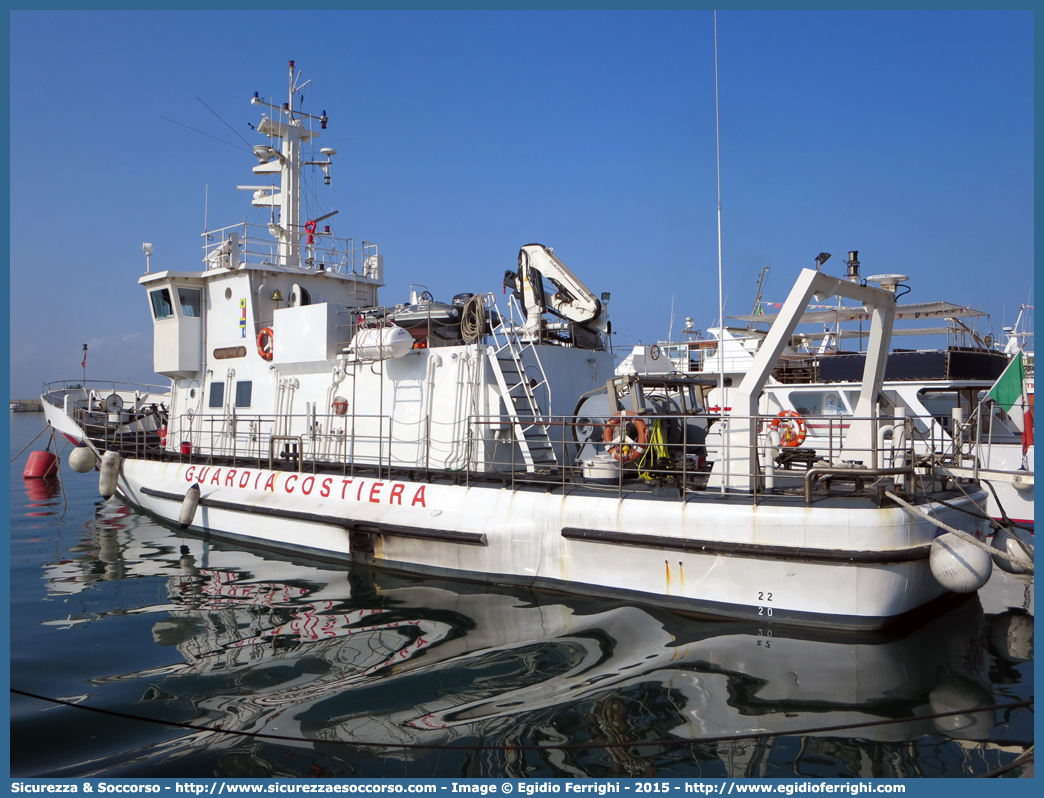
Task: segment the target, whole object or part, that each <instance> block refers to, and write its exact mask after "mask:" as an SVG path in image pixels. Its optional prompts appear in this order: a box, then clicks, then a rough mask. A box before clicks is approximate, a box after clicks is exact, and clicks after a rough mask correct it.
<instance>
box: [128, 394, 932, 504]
mask: <svg viewBox="0 0 1044 798" xmlns="http://www.w3.org/2000/svg"><path fill="white" fill-rule="evenodd" d="M774 419H775V417H774V416H758V417H756V418H754V419H753V421H754V423H755V424H756V429H757V432H756V438H757V444H756V446H755V447H754V452H753V457H752V458H751V459H750V462H752V463H753V464H754V467H753V470H752V473H751V474H748V475H742V476H748V477H751V478H752V479H751V480H750V482H749V484H751V485H753V490H745V491H733V490H731V489H730V486H729V485H727V484H726V485H725V486H723V487H717V486H715V485H714V484H712V479H711V477H712V469H713V467H714V462H715V460H716V459H719V458H720V457H721V451H722V449H723V447H724V445H725V444H724V443H723V442H722V440H721V438H722V436H720V435H718V434H717V431H716V430H717V428H718V426H719V425H720V417H719V416H718V415H717V414H701V415H689V416H680V415H653V414H648V415H642V416H638V417H630V418H628V419H625V420H624V421H623V422H621V423H624V424H629V425H631V427H632V429H630V430H629V435H628V437H627V438H626V439H620V438H614V435H616V434H617V431H618V429H619V424H614V425H608V424H607V422H608V419H596V420H594V422H592V420H591V419H589V418H586V417H578V416H553V417H549V418H548V419H547V425H548V429H549V430H551V439H552V442H553V444H554V448H555V455H556V460H557V462H556V463H555V464H554V465H550V466H545V467H543V468H541V469H538V470H537V471H536V472H535V473H534V472H532V471H531V470H528V471H527V464H526V460H525V458H524V457H523V456H522V450H521V448H520V445H519V441H517V440H515V437H514V435H515V433H514V430H513V427H512V425H511V424H509V423H507V422H506V421H505V417H504V416H502V415H497V416H479V415H472V416H469V417H468V418H467V420H466V423H465V424H463V425H460V424H456V425H453V426H455V427H456V429H450V427H449V426H447V428H446V429H444V430H442V429H440V425H438V424H432V423H431V421H430V420H429V419H419V420H418V421H417V422H416V424H415V425H413V426H416V427H417V429H413V428H412V427H409V428H407V429H406V430H403V429H401V425H396V423H395V422H394V421H393V420H392V419H391V418H389V417H387V416H362V415H357V416H355V417H354V427H351V426H348V425H347V424H346V423H345V417H343V416H330V415H322V414H316V413H314V412H312V413H309V414H299V415H291V416H284V417H279V418H277V417H275V416H273V415H271V414H267V415H241V414H238V413H237V414H234V415H231V416H194V417H193V416H189V415H185V416H180V417H175V418H171V419H170V420H169V426H168V428H167V433H166V443H165V445H160V444H159V443H158V442H157V441H156V439H155V436H151V437H150V436H149V435H147V434H145V433H144V432H137V433H135V432H130V433H128V434H126V435H124V436H122V437H117V438H114V441H113V442H114V446H118V448H120V449H121V450H122V451H123V452H124V454H125V455H128V456H135V457H139V458H145V459H167V460H170V459H174V460H180V461H182V462H186V463H192V464H200V465H226V466H229V467H232V468H256V469H268V468H273V467H274V468H277V469H280V470H285V471H294V472H298V471H300V472H309V473H338V474H341V475H343V476H346V477H351V476H354V475H356V474H360V473H361V474H369V475H375V476H376V477H377V478H385V479H391V478H399V479H424V480H452V481H454V482H456V483H458V484H467V485H471V484H479V483H487V484H488V483H489V482H490V481H493V482H500V483H501V484H503V485H504V486H505V487H511V488H513V489H517V488H526V487H536V488H539V489H542V490H548V491H561V492H562V493H563V494H564V493H568V492H572V491H576V490H583V491H594V492H607V491H608V492H615V493H617V495H619V496H623V495H624V494H630V493H632V492H634V491H651V492H654V493H656V494H657V495H659V496H662V497H663V498H667V499H669V498H685V497H686V496H692V495H694V494H696V493H707V492H715V493H721V495H722V496H725V497H731V496H737V495H746V496H748V497H750V495H751V494H753V497H754V501H755V503H757V502H758V501H764V500H768V498H769V497H771V496H782V495H790V496H793V497H797V498H800V497H804V498H805V499H806V500H811V494H812V491H813V489H814V488H815V489H820V488H822V487H823V486H824V485H826V486H828V487H829V489H830V490H832V491H834V492H838V491H839V490H840V491H841V492H848V493H853V492H862V493H863V494H864V495H865V494H867V493H868V492H869V493H875V491H876V490H877V488H879V487H880V488H882V489H883V488H884V487H887V488H888V489H889V490H897V489H898V490H903V489H907V490H909V489H911V487H912V483H911V479H913V478H914V473H915V466H916V465H917V458H916V456H915V454H914V452H913V448H912V440H911V436H910V435H909V434H898V429H900V428H898V427H895V428H894V430H895V431H896V434H895V437H894V439H893V440H888V439H887V437H885V436H878V434H877V432H876V431H875V435H874V440H875V441H877V442H878V443H877V444H875V445H874V446H872V447H870V448H868V449H865V450H854V449H852V448H850V447H847V446H842V445H841V439H840V435H838V436H837V438H836V441H835V440H834V439H830V440H831V442H830V443H829V444H828V446H827V448H825V449H824V448H817V449H812V448H808V447H804V446H794V447H788V446H782V445H780V441H779V438H778V435H774V434H773V431H772V422H773V420H774ZM824 420H825V421H828V422H829V419H824ZM637 421H640V422H641V423H640V424H638V423H635V422H637ZM896 421H897V420H896V419H888V418H879V419H877V420H876V421H875V422H874V423H875V424H877V425H878V429H880V427H882V426H886V425H893V426H894V423H895V422H896ZM898 421H899V423H900V425H901V429H903V430H904V432H905V433H909V430H910V427H911V424H910V421H909V420H908V419H906V420H902V419H900V420H898ZM397 426H399V427H400V428H399V429H397ZM607 428H608V429H609V432H608V433H607V432H606V429H607ZM419 429H424V430H430V433H429V434H426V435H418V434H417V431H418V430H419ZM708 429H709V434H708ZM441 432H449V433H451V434H448V435H442V434H440V433H441ZM607 439H608V440H607ZM806 442H807V441H806ZM733 455H735V452H734V453H733ZM733 462H734V461H733ZM922 472H923V473H924V474H925V475H927V471H925V470H922ZM733 476H740V475H739V474H734V475H733ZM810 477H812V479H810ZM875 495H876V493H875Z"/></svg>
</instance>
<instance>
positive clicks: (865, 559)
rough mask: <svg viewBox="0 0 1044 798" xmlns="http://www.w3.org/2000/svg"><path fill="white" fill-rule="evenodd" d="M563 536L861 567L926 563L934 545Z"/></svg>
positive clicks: (592, 532) (572, 531) (589, 532)
mask: <svg viewBox="0 0 1044 798" xmlns="http://www.w3.org/2000/svg"><path fill="white" fill-rule="evenodd" d="M562 537H564V538H566V539H567V540H580V541H584V542H588V543H608V544H613V545H617V546H638V547H640V548H645V549H663V550H664V551H685V552H692V553H696V554H728V555H732V556H736V557H756V558H759V559H771V560H797V561H801V562H808V561H810V560H812V561H817V562H835V563H836V562H844V563H853V564H860V565H885V564H888V563H896V562H910V561H912V560H925V559H927V558H928V555H929V553H931V549H932V547H931V544H926V545H924V546H916V547H914V548H911V549H894V550H892V551H845V550H843V549H812V548H802V547H800V546H763V545H760V544H756V543H728V542H725V541H718V540H685V539H683V538H672V537H664V536H663V535H638V534H634V533H632V532H614V531H609V530H600V529H577V528H576V527H563V529H562Z"/></svg>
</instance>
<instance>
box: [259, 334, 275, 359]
mask: <svg viewBox="0 0 1044 798" xmlns="http://www.w3.org/2000/svg"><path fill="white" fill-rule="evenodd" d="M274 348H275V333H274V332H272V328H271V327H262V328H261V332H259V333H258V334H257V353H258V354H259V355H261V359H262V360H271V359H272V350H273V349H274Z"/></svg>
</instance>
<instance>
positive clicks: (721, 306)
mask: <svg viewBox="0 0 1044 798" xmlns="http://www.w3.org/2000/svg"><path fill="white" fill-rule="evenodd" d="M714 141H715V153H716V160H717V169H718V331H719V332H718V397H719V402H718V405H719V407H720V408H721V411H720V412H721V417H722V420H723V421H724V418H725V406H726V402H725V351H724V350H725V301H724V300H723V299H722V280H721V125H720V122H719V114H718V12H717V11H715V12H714ZM722 442H723V443H724V444H725V475H724V476H725V478H724V479H723V480H722V482H721V492H722V494H723V495H724V493H725V487H726V485H727V484H728V481H729V474H728V464H729V451H728V447H729V437H728V436H727V435H724V434H723V435H722Z"/></svg>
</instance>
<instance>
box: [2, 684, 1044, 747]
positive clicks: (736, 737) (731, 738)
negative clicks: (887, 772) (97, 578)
mask: <svg viewBox="0 0 1044 798" xmlns="http://www.w3.org/2000/svg"><path fill="white" fill-rule="evenodd" d="M10 689H11V692H12V693H14V694H16V695H22V696H26V697H27V698H36V699H39V700H40V701H49V702H50V703H52V704H60V705H62V706H66V707H72V708H73V709H82V710H86V711H88V712H97V713H100V714H102V715H109V716H111V717H115V718H127V719H129V720H140V721H145V722H146V723H157V724H160V725H162V726H175V727H177V728H179V729H190V730H191V731H202V732H220V733H221V734H231V735H234V736H237V737H255V738H260V739H265V740H282V741H284V742H297V743H312V744H315V743H320V744H323V745H354V746H358V747H362V748H410V749H437V750H441V751H555V750H582V749H589V748H638V747H641V746H649V745H658V746H665V747H667V746H669V747H676V746H686V745H700V744H703V743H722V742H738V741H741V740H763V739H769V738H773V737H796V736H799V735H804V734H821V733H824V732H834V731H847V730H849V729H865V728H869V727H871V726H887V725H890V724H893V723H907V722H908V721H911V720H935V719H936V718H948V717H953V716H955V715H974V714H977V713H979V712H990V711H996V710H998V709H1020V708H1022V707H1031V706H1033V699H1032V698H1028V699H1024V700H1022V701H1013V702H1011V703H1008V704H993V705H991V706H986V707H974V708H972V709H955V710H949V711H947V712H936V713H935V714H933V715H911V716H909V717H905V718H884V719H882V720H870V721H865V722H863V723H845V724H842V725H840V726H815V727H812V728H809V729H798V730H795V731H786V732H753V733H751V734H723V735H719V736H717V737H699V738H696V739H692V740H680V739H674V740H629V741H626V742H606V743H597V742H591V743H551V744H549V745H536V744H526V743H518V744H501V745H489V744H474V745H438V744H436V743H397V742H390V741H389V742H369V741H365V740H328V739H320V738H316V737H295V736H292V735H287V734H266V733H265V732H248V731H239V730H238V729H215V728H211V727H208V726H199V725H197V724H195V723H182V722H179V721H174V720H161V719H159V718H146V717H143V716H141V715H131V714H130V713H127V712H116V711H114V710H111V709H101V708H99V707H88V706H84V705H83V704H74V703H73V702H72V701H64V700H62V699H60V698H49V697H47V696H42V695H37V694H36V693H29V692H26V691H25V690H17V689H15V688H14V687H12V688H10Z"/></svg>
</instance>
